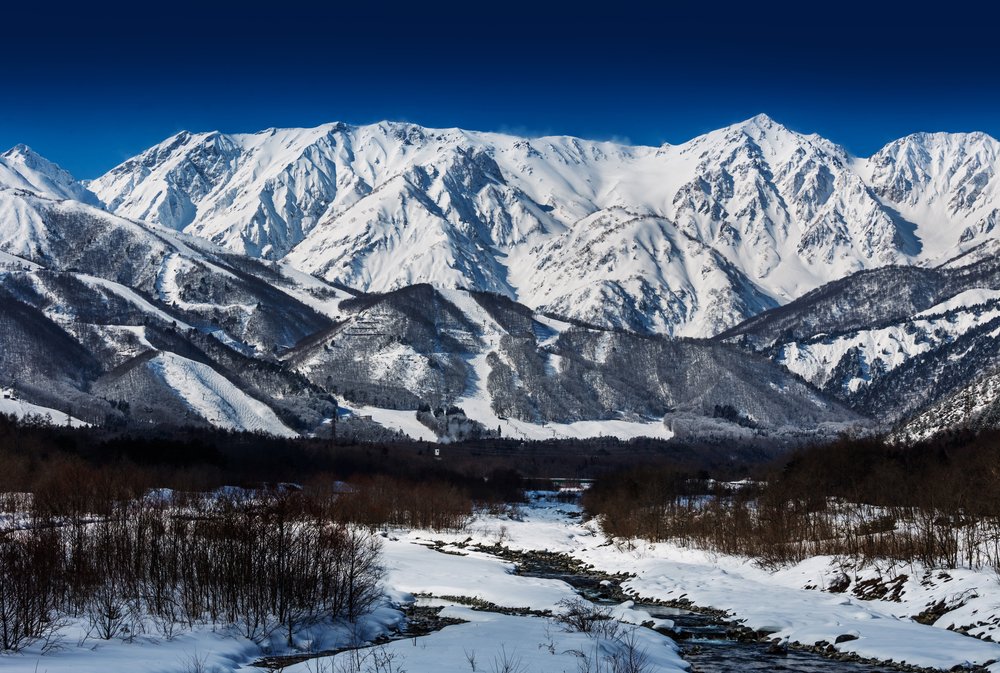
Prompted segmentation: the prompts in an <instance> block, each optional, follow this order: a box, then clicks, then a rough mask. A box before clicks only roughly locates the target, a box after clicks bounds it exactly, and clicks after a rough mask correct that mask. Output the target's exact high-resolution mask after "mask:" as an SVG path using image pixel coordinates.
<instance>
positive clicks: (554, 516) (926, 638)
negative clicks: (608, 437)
mask: <svg viewBox="0 0 1000 673" xmlns="http://www.w3.org/2000/svg"><path fill="white" fill-rule="evenodd" d="M577 513H578V508H577V507H575V506H573V505H567V504H564V503H555V502H548V501H544V500H542V501H540V502H535V503H533V504H532V505H531V506H528V507H525V508H524V509H523V516H520V517H516V518H515V519H509V520H500V519H495V518H487V517H484V518H480V519H478V520H477V521H476V522H475V523H473V524H472V526H471V529H472V531H473V539H474V540H475V541H477V542H479V541H481V542H482V543H484V544H488V545H492V544H495V543H496V542H498V541H501V540H502V542H503V544H504V545H505V546H507V547H509V548H511V549H516V550H538V549H541V550H548V551H553V552H561V553H565V554H568V555H570V556H572V557H574V558H577V559H579V560H581V561H584V562H586V563H590V564H593V565H594V566H595V567H596V568H598V569H600V570H603V571H606V572H610V573H618V572H627V573H633V574H635V575H636V577H635V578H633V579H631V580H628V581H626V582H625V583H624V585H623V586H624V588H626V589H627V590H630V591H633V592H635V593H637V594H639V595H641V596H643V597H644V598H651V599H657V600H663V601H671V600H684V599H686V600H689V601H691V602H692V603H693V604H695V605H698V606H703V607H712V608H716V609H720V610H726V611H729V612H730V613H732V614H733V615H734V617H735V618H736V619H739V620H740V621H742V622H744V624H745V625H746V626H748V627H750V628H752V629H755V630H764V631H772V632H774V637H778V638H786V637H787V638H788V639H789V640H790V641H791V642H798V643H801V644H803V645H813V644H814V643H817V642H819V641H826V642H828V643H834V642H835V641H836V640H837V639H838V638H839V637H841V636H848V637H853V638H854V639H853V640H845V641H844V642H841V643H837V644H836V645H835V647H836V649H837V650H838V651H841V652H850V653H854V654H857V655H859V656H862V657H867V658H875V659H879V660H885V661H890V660H891V661H896V662H906V663H908V664H911V665H917V666H923V667H929V668H941V669H950V668H952V667H953V666H957V665H962V664H965V663H966V662H972V663H976V664H985V663H987V662H989V663H992V662H994V661H997V660H1000V645H998V644H996V643H993V642H987V641H985V640H979V639H976V638H972V637H969V636H966V635H962V634H961V633H957V632H955V631H952V630H948V629H947V628H946V627H948V626H949V625H951V624H952V623H955V624H956V625H960V623H975V622H979V621H981V622H985V623H991V624H993V627H996V624H997V623H998V622H1000V583H998V581H997V578H996V577H995V576H993V575H992V574H991V573H988V572H972V571H948V573H946V575H947V576H949V577H952V578H953V579H951V580H948V581H945V580H944V579H940V580H938V581H937V582H936V583H933V584H932V583H927V582H925V583H923V584H921V579H923V570H922V569H920V568H910V569H908V570H909V577H911V578H914V579H909V580H908V582H909V585H908V589H909V591H906V592H903V594H902V596H901V602H893V601H886V600H862V599H861V598H858V597H856V596H852V595H849V594H837V593H831V592H829V591H823V590H822V589H823V588H824V587H829V584H830V583H831V578H832V577H833V576H834V575H837V574H839V568H838V566H837V565H836V564H835V561H834V559H830V558H814V559H810V560H808V561H806V562H803V563H801V564H798V565H795V566H792V567H790V568H786V569H783V570H780V571H777V572H771V571H767V570H764V569H762V568H760V567H759V566H757V565H755V564H754V563H753V562H751V561H749V560H747V559H743V558H736V557H726V556H720V555H717V554H712V553H708V552H703V551H700V550H694V549H683V548H679V547H677V546H675V545H671V544H667V543H658V544H637V545H635V546H634V547H630V546H627V545H616V544H614V543H613V542H612V541H610V540H608V539H607V538H606V537H605V536H604V535H603V534H602V533H601V532H600V530H599V529H598V527H597V525H596V524H595V523H593V522H590V523H582V522H581V521H580V519H579V517H578V516H577ZM439 537H440V536H439ZM456 537H457V536H456ZM462 537H467V536H466V535H465V534H464V533H463V534H462ZM872 574H874V571H872ZM862 579H864V576H863V577H862ZM810 587H811V588H810ZM962 594H964V595H965V596H966V597H967V598H969V597H972V596H975V598H972V601H974V603H973V602H970V603H967V604H966V605H965V606H964V607H962V608H960V609H958V610H956V611H955V612H954V613H950V614H947V615H945V616H943V617H941V618H940V619H938V620H937V621H936V622H935V624H934V625H933V626H929V625H925V624H920V623H917V622H916V621H913V620H912V619H911V617H912V616H915V615H917V614H920V613H921V612H924V610H925V609H927V607H928V606H929V605H930V604H934V603H937V602H939V601H944V602H945V603H949V602H953V601H954V600H955V599H956V597H957V596H959V595H962ZM973 612H975V614H972V613H973ZM965 619H968V620H969V621H968V622H963V620H965ZM974 632H976V633H981V634H984V635H987V634H989V633H990V632H991V631H989V630H988V629H987V627H981V628H980V629H979V631H974ZM842 640H843V639H842ZM990 670H991V671H1000V664H993V665H991V666H990Z"/></svg>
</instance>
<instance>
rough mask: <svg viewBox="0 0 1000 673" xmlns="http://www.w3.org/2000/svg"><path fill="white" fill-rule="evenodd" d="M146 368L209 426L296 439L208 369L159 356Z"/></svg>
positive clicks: (173, 356) (270, 414)
mask: <svg viewBox="0 0 1000 673" xmlns="http://www.w3.org/2000/svg"><path fill="white" fill-rule="evenodd" d="M149 366H150V368H152V370H153V371H154V372H155V373H157V374H158V375H159V376H160V377H162V378H163V380H164V381H165V382H166V383H167V385H169V386H170V387H171V388H173V389H174V390H175V391H176V392H177V394H178V395H179V396H180V397H181V398H182V399H183V400H184V401H185V402H186V403H187V404H188V405H189V406H190V407H191V409H192V410H193V411H194V412H195V413H197V414H198V415H199V416H201V417H202V418H205V419H207V420H208V421H209V422H211V423H212V424H213V425H216V426H219V427H222V428H229V429H232V430H249V431H260V432H267V433H269V434H272V435H279V436H282V437H295V436H297V433H295V432H294V431H292V430H291V429H289V428H288V426H286V425H285V424H284V423H282V422H281V421H280V420H279V419H278V417H277V416H276V415H275V413H274V411H272V410H271V408H270V407H268V406H267V405H266V404H264V403H263V402H260V401H258V400H255V399H253V398H252V397H250V396H249V395H247V394H246V393H244V392H243V391H242V390H240V389H239V388H237V387H236V386H234V385H233V384H232V383H230V381H229V380H228V379H226V378H225V377H224V376H222V375H221V374H219V373H218V372H216V371H215V370H214V369H212V368H211V367H209V366H208V365H205V364H202V363H200V362H194V361H193V360H188V359H187V358H183V357H181V356H179V355H177V354H175V353H169V352H161V353H160V354H159V355H157V356H156V357H155V358H154V359H153V360H151V361H150V363H149Z"/></svg>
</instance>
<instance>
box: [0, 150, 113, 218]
mask: <svg viewBox="0 0 1000 673" xmlns="http://www.w3.org/2000/svg"><path fill="white" fill-rule="evenodd" d="M3 188H8V189H9V188H13V189H23V190H27V191H31V192H35V193H36V194H38V195H40V196H44V197H46V198H51V199H73V200H76V201H82V202H84V203H88V204H90V205H95V206H96V205H100V201H99V200H98V198H97V197H96V196H95V195H94V194H93V193H92V192H90V190H88V189H87V188H86V187H85V186H84V185H83V184H82V183H80V182H79V181H78V180H77V179H76V178H74V177H73V176H72V175H70V173H69V171H66V170H65V169H63V168H61V167H60V166H58V165H57V164H55V163H53V162H51V161H49V160H48V159H46V158H45V157H43V156H41V155H40V154H38V153H37V152H35V151H34V150H32V149H31V148H30V147H28V146H27V145H24V144H18V145H15V146H14V147H12V148H10V149H9V150H7V151H6V152H4V153H3V154H0V189H3Z"/></svg>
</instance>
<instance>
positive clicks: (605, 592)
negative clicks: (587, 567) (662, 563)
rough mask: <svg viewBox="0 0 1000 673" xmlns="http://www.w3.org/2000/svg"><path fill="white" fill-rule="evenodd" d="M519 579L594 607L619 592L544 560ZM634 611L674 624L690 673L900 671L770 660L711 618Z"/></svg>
mask: <svg viewBox="0 0 1000 673" xmlns="http://www.w3.org/2000/svg"><path fill="white" fill-rule="evenodd" d="M519 574H521V575H524V576H526V577H540V578H545V579H557V580H562V581H564V582H566V583H567V584H569V585H570V586H572V587H573V588H574V589H576V591H577V593H579V594H580V595H581V596H582V597H584V598H586V599H587V600H590V601H592V602H594V603H596V604H598V605H607V606H611V605H617V604H619V603H620V602H621V596H620V594H619V592H618V591H616V589H617V587H614V586H613V585H612V586H609V585H608V581H607V579H606V578H605V577H602V576H597V575H587V574H585V573H576V572H566V570H565V568H558V567H554V566H553V567H546V563H545V560H544V559H532V561H531V562H530V563H529V564H525V565H522V566H520V569H519ZM616 594H618V595H616ZM635 607H636V608H637V609H640V610H645V611H646V612H648V613H649V614H650V615H651V616H653V617H655V618H658V619H669V620H671V621H672V622H673V623H674V633H671V634H670V635H671V636H672V637H673V638H674V639H675V640H677V642H678V644H679V645H680V648H681V656H682V657H683V658H684V660H685V661H687V662H689V663H690V664H691V666H692V673H755V672H758V671H759V672H761V673H764V672H771V671H785V672H788V673H888V672H889V671H896V670H899V669H897V668H894V667H891V666H884V665H871V664H864V663H859V662H854V661H841V660H837V659H831V658H827V657H824V656H822V655H820V654H816V653H813V652H807V651H798V650H789V651H788V652H787V653H785V654H781V655H778V654H773V653H770V652H769V651H768V650H769V648H770V645H769V644H768V643H761V642H753V641H751V642H746V641H742V640H739V639H737V638H736V637H735V636H734V634H733V629H732V627H731V625H729V624H726V623H725V622H723V621H722V620H720V619H719V618H717V617H715V616H712V615H708V614H702V613H699V612H693V611H690V610H681V609H678V608H669V607H664V606H662V605H655V604H644V603H636V605H635Z"/></svg>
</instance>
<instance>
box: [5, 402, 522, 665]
mask: <svg viewBox="0 0 1000 673" xmlns="http://www.w3.org/2000/svg"><path fill="white" fill-rule="evenodd" d="M520 489H521V478H520V476H519V475H518V474H517V473H515V472H513V471H511V470H506V469H502V468H497V467H492V466H489V465H481V466H478V469H473V467H472V466H465V469H462V470H460V469H455V468H453V467H450V466H448V465H446V464H444V463H443V462H442V461H439V460H435V459H434V457H433V454H432V453H425V452H424V451H423V450H422V449H421V448H419V447H416V446H407V447H405V450H404V447H393V446H379V447H375V446H344V445H337V444H335V443H331V442H329V441H321V440H296V441H292V440H284V439H280V438H274V437H267V436H262V435H255V434H247V433H228V432H225V431H211V430H209V431H206V430H204V429H197V430H195V429H177V430H173V431H170V432H167V431H163V432H160V433H155V434H153V433H151V434H148V435H143V436H136V435H123V434H116V433H109V432H107V431H105V430H102V429H67V428H61V427H52V426H50V425H46V424H43V423H40V422H34V421H28V422H24V421H17V420H15V419H13V418H10V417H4V416H0V651H3V650H17V649H20V648H23V647H24V646H25V645H27V644H29V643H35V642H38V641H42V643H43V646H44V643H46V642H49V641H52V640H53V639H54V638H56V637H57V635H58V634H59V633H60V631H61V630H62V627H63V625H64V624H65V623H66V622H67V621H72V622H73V623H75V624H83V625H84V628H85V630H86V632H87V634H88V635H87V638H94V639H105V640H107V639H112V638H131V637H134V636H135V635H137V634H142V633H158V634H160V635H162V636H164V637H168V638H169V637H173V635H174V634H175V633H177V632H179V631H181V630H184V629H191V628H194V627H196V626H197V625H200V624H208V625H212V626H213V627H216V626H218V627H226V628H233V629H235V630H237V631H238V632H239V633H241V634H242V635H243V636H245V637H247V638H251V639H254V640H261V639H264V638H267V637H270V636H272V635H273V634H275V633H277V632H281V633H282V634H284V635H285V636H286V637H287V638H288V639H289V640H291V639H292V637H293V634H294V633H295V632H296V630H298V629H299V628H300V627H302V626H304V625H307V624H309V623H313V622H316V621H319V620H329V619H339V618H343V619H348V620H353V619H354V618H356V617H357V616H358V615H360V614H362V613H364V612H365V611H366V610H368V609H369V608H370V606H371V605H372V603H373V601H375V600H376V599H377V598H378V597H379V596H380V589H379V578H380V576H381V568H380V545H379V543H378V541H379V540H380V539H381V538H380V537H379V536H377V535H376V534H375V532H376V530H377V529H379V528H382V527H386V526H397V525H400V526H414V527H427V528H433V529H437V530H441V529H455V528H460V527H462V526H464V525H465V524H466V522H467V521H468V520H469V518H470V517H471V515H472V514H473V511H474V507H475V505H476V503H477V502H483V503H491V502H502V501H505V500H508V499H509V500H516V499H517V498H518V497H520Z"/></svg>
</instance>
